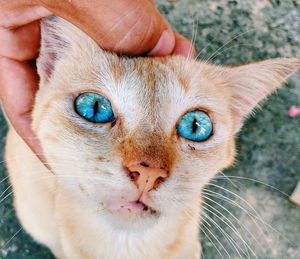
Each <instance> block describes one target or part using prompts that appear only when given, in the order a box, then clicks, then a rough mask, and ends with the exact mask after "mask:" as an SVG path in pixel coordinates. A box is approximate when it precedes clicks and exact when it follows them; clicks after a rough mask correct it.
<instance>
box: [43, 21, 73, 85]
mask: <svg viewBox="0 0 300 259" xmlns="http://www.w3.org/2000/svg"><path fill="white" fill-rule="evenodd" d="M61 23H63V20H62V19H60V18H58V17H57V16H49V17H46V18H43V19H42V20H41V47H40V54H39V58H38V61H37V68H38V73H39V76H40V80H41V83H42V84H43V83H47V82H48V81H49V79H50V77H51V75H52V73H53V71H54V69H55V64H56V62H57V61H58V60H59V59H60V58H61V56H62V55H63V53H64V52H65V51H66V49H67V48H68V47H69V45H70V42H68V40H67V39H66V38H65V37H64V34H63V32H62V26H63V25H62V24H61Z"/></svg>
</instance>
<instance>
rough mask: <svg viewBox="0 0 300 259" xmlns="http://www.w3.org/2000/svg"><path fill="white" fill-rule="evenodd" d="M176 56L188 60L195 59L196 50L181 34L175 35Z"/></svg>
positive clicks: (174, 52)
mask: <svg viewBox="0 0 300 259" xmlns="http://www.w3.org/2000/svg"><path fill="white" fill-rule="evenodd" d="M172 54H174V55H182V56H186V57H188V58H191V59H193V58H195V56H196V50H195V47H194V46H193V44H192V43H191V42H190V41H189V40H188V39H187V38H185V37H183V36H182V35H181V34H178V33H175V47H174V51H173V53H172Z"/></svg>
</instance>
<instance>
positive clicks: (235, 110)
mask: <svg viewBox="0 0 300 259" xmlns="http://www.w3.org/2000/svg"><path fill="white" fill-rule="evenodd" d="M299 68H300V58H276V59H268V60H264V61H260V62H255V63H250V64H247V65H242V66H237V67H230V68H227V69H226V72H225V74H226V84H227V85H228V87H229V88H230V92H231V109H232V115H233V119H234V124H235V132H238V131H239V130H240V128H241V126H242V123H243V119H244V118H245V117H247V116H248V115H249V114H250V113H251V111H252V110H253V108H254V107H255V106H257V104H258V103H259V102H260V101H262V100H263V99H265V98H266V97H267V96H268V95H270V94H271V93H273V92H274V91H275V90H276V89H278V88H279V87H280V86H281V85H282V84H283V83H284V81H285V80H286V79H287V78H288V77H289V76H290V75H291V74H292V73H294V72H296V71H297V70H298V69H299Z"/></svg>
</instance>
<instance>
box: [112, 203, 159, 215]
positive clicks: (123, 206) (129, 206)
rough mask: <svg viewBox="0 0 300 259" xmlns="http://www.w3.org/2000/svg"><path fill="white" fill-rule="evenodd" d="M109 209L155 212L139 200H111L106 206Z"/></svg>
mask: <svg viewBox="0 0 300 259" xmlns="http://www.w3.org/2000/svg"><path fill="white" fill-rule="evenodd" d="M107 208H108V210H109V211H111V212H112V213H114V212H128V213H135V214H142V213H149V214H157V211H156V210H155V209H153V208H152V207H150V206H149V205H147V204H145V203H144V202H142V201H140V200H136V201H130V202H113V203H110V204H109V206H108V207H107Z"/></svg>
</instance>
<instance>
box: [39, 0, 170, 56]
mask: <svg viewBox="0 0 300 259" xmlns="http://www.w3.org/2000/svg"><path fill="white" fill-rule="evenodd" d="M37 2H39V3H40V4H41V5H43V6H44V7H46V8H47V9H49V10H50V11H51V12H53V13H55V14H57V15H59V16H61V17H62V18H65V19H66V20H68V21H69V22H71V23H73V24H74V25H75V26H77V27H78V28H80V29H81V30H83V31H84V32H85V33H87V34H88V35H90V36H91V37H92V38H93V39H94V40H95V41H96V42H97V43H98V44H99V45H100V46H101V47H102V48H104V49H107V50H110V51H114V52H118V53H123V54H129V55H138V54H143V53H148V52H150V51H151V55H153V56H154V55H155V56H164V55H168V54H171V53H172V52H173V50H174V46H175V36H174V33H173V31H172V29H171V28H170V26H169V24H168V23H167V22H166V21H165V20H164V18H163V17H162V16H161V14H160V13H159V11H158V10H157V9H156V7H155V6H154V4H153V2H152V1H145V0H122V1H120V0H101V1H96V0H85V1H81V0H72V1H61V0H40V1H37Z"/></svg>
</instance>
